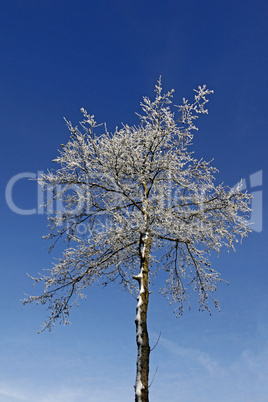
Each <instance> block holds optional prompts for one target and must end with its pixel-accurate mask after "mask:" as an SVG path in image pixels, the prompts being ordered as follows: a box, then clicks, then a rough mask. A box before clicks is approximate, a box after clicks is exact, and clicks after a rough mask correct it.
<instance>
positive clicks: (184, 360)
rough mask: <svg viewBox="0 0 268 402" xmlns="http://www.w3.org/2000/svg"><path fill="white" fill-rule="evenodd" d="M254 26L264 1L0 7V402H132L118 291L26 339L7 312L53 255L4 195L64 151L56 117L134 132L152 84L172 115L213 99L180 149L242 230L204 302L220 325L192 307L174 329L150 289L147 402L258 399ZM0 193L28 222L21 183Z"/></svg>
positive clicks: (259, 61)
mask: <svg viewBox="0 0 268 402" xmlns="http://www.w3.org/2000/svg"><path fill="white" fill-rule="evenodd" d="M267 21H268V4H267V1H266V0H262V1H261V0H254V1H253V0H251V1H250V0H245V1H238V0H232V1H230V0H225V1H221V0H218V1H215V0H211V1H208V0H202V1H200V0H188V1H186V0H185V1H180V0H170V1H168V0H167V1H158V0H151V1H146V0H143V1H141V0H136V1H127V0H121V1H119V0H113V1H103V0H98V1H86V0H83V1H82V0H45V1H33V0H32V1H30V0H23V1H22V0H2V1H1V2H0V55H1V63H0V91H1V96H0V117H1V118H0V121H1V162H0V163H1V178H0V180H1V199H0V201H1V228H2V230H1V248H2V251H1V267H0V269H1V281H0V402H20V401H27V402H37V401H38V402H77V401H79V402H95V401H101V402H106V401H109V402H126V401H132V400H133V399H134V392H133V385H134V382H135V361H136V344H135V325H134V317H135V300H134V299H133V298H132V297H131V296H129V295H128V294H126V293H124V292H122V291H121V290H120V289H119V288H118V286H117V285H114V286H113V285H111V286H110V287H108V288H105V289H102V288H101V287H98V286H96V287H92V288H90V289H89V291H88V300H87V301H86V302H84V303H81V305H80V307H79V308H74V309H73V311H72V314H71V321H72V325H71V326H67V327H62V326H59V325H57V326H56V327H55V329H54V330H53V332H51V333H43V334H41V335H37V331H38V330H39V328H40V325H41V323H42V322H43V319H44V318H45V317H46V311H45V310H44V309H43V308H42V307H36V306H27V307H23V306H22V305H21V302H20V299H22V298H23V297H24V296H23V294H24V293H32V292H33V291H34V289H32V287H31V283H30V280H29V279H28V277H27V276H26V272H28V273H29V274H32V275H35V274H36V273H37V272H38V271H41V270H42V269H43V268H49V267H50V266H51V263H52V261H53V258H54V257H58V256H60V252H61V250H60V249H57V250H55V252H54V253H52V254H50V255H49V254H48V253H47V247H48V246H49V244H48V243H46V241H44V240H42V239H41V237H42V235H44V234H46V233H47V229H46V219H45V217H44V215H42V214H39V215H38V214H33V215H19V214H17V213H15V212H14V211H12V210H11V209H10V208H9V207H8V205H7V203H6V201H5V189H6V186H7V184H8V182H9V181H10V179H12V177H13V176H14V175H16V174H19V173H23V172H30V173H31V174H33V175H35V174H37V172H38V171H42V170H46V169H47V168H49V167H51V160H52V159H53V158H54V157H55V156H56V155H57V149H58V148H59V146H60V144H61V143H64V142H66V141H67V140H68V136H69V134H68V131H67V129H66V127H65V123H64V121H63V116H65V117H67V118H68V119H70V120H72V121H73V122H74V123H75V122H78V120H79V118H80V112H79V110H80V107H84V108H85V109H87V110H88V112H90V113H93V114H95V117H96V119H97V120H98V121H100V122H102V121H106V122H107V124H108V128H109V129H110V130H113V129H114V128H115V126H116V125H120V124H121V122H124V123H128V124H135V123H137V117H136V116H135V112H139V103H140V101H141V99H142V96H143V95H149V96H152V95H153V88H154V85H155V83H156V80H157V79H158V77H159V76H160V75H162V80H163V85H164V88H165V89H166V90H168V89H171V88H174V89H175V90H176V92H175V103H177V104H178V103H179V102H180V100H181V98H182V97H186V98H191V96H192V94H193V93H192V89H193V88H195V87H197V86H198V85H202V84H207V85H208V87H209V88H210V89H214V91H215V93H214V95H213V96H211V98H210V102H209V115H208V116H205V117H202V119H200V121H199V123H198V124H199V128H200V130H199V132H198V133H197V135H196V138H195V143H194V144H195V145H194V149H195V151H196V155H197V156H198V157H204V158H205V159H209V160H210V159H212V158H214V165H215V166H216V167H218V168H219V170H220V173H219V175H218V180H219V181H224V182H225V183H226V184H228V185H231V186H232V185H234V184H235V183H237V182H238V181H239V180H240V179H241V178H244V179H245V186H246V187H247V189H248V190H249V191H252V192H254V194H255V196H256V197H255V200H256V201H255V205H254V211H253V213H254V220H255V222H256V224H255V227H254V229H255V230H254V231H253V233H252V234H251V236H250V237H249V239H247V240H246V241H245V242H244V243H243V245H242V246H240V245H239V246H238V248H237V252H236V253H233V252H232V253H230V254H229V255H227V253H226V252H225V251H224V252H223V253H222V255H221V256H220V258H217V259H215V260H214V267H215V268H216V269H218V270H220V271H221V272H222V276H223V277H224V278H225V279H226V280H228V281H229V282H230V285H229V286H227V285H225V284H221V285H220V286H219V288H218V292H217V296H218V298H219V299H220V301H221V309H222V311H221V312H220V313H219V312H218V311H217V310H213V314H212V316H209V315H208V314H207V313H200V312H198V310H197V309H196V308H195V306H193V309H192V310H191V311H190V312H188V311H186V312H185V315H184V316H183V317H182V318H180V319H176V318H175V316H174V315H173V313H172V308H170V306H169V305H168V303H167V302H166V300H164V299H162V298H161V297H160V296H158V295H157V289H156V288H154V291H155V292H154V293H153V294H152V296H151V300H150V306H149V330H150V335H151V344H152V345H153V343H154V342H155V340H156V339H157V337H158V333H159V331H160V330H161V331H162V337H161V339H160V342H159V344H158V346H157V348H156V349H155V350H154V351H153V352H152V355H151V377H152V376H153V373H154V371H155V369H156V367H158V372H157V375H156V378H155V381H154V383H153V385H152V387H151V388H150V394H151V400H152V402H162V401H169V402H179V401H181V402H194V401H201V402H203V401H204V402H215V401H217V402H225V401H228V402H241V401H243V402H253V401H254V402H256V401H257V402H264V401H267V400H268V384H267V378H268V341H267V339H268V289H267V284H268V273H267V254H268V253H267V240H268V236H267V224H268V222H267V190H268V186H267V180H266V177H267V145H268V140H267V135H268V121H267V110H268V101H267V90H268V85H267V71H268V39H267V38H268V24H267ZM260 171H261V172H262V173H263V175H262V176H261V173H258V174H257V175H254V174H255V173H256V172H260ZM13 190H14V191H13V201H14V204H15V205H16V206H17V207H19V208H22V209H32V208H36V207H37V187H36V184H35V183H34V182H33V181H28V180H26V179H21V180H20V181H18V182H16V183H15V185H14V189H13ZM261 197H262V199H263V206H261ZM261 224H262V225H261ZM193 304H194V303H193Z"/></svg>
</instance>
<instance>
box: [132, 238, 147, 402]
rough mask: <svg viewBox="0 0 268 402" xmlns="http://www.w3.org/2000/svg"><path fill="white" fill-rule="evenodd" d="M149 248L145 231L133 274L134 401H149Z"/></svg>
mask: <svg viewBox="0 0 268 402" xmlns="http://www.w3.org/2000/svg"><path fill="white" fill-rule="evenodd" d="M150 249H151V238H150V235H149V233H148V232H147V233H146V234H145V235H144V236H141V240H140V258H141V268H140V273H139V275H137V276H135V277H134V279H136V280H137V281H138V282H139V297H138V303H137V308H136V318H135V324H136V342H137V348H138V354H137V372H136V384H135V402H148V401H149V390H148V381H149V356H150V346H149V336H148V331H147V309H148V301H149V290H148V276H149V255H150Z"/></svg>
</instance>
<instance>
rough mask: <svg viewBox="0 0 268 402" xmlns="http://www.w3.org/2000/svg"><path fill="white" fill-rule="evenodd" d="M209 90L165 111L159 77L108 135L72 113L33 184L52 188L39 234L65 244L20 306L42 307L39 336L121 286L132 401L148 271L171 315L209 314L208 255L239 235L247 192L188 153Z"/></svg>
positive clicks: (139, 400) (141, 388) (144, 341)
mask: <svg viewBox="0 0 268 402" xmlns="http://www.w3.org/2000/svg"><path fill="white" fill-rule="evenodd" d="M211 92H213V91H210V90H208V89H207V88H206V86H202V87H198V89H197V90H195V94H194V98H193V101H192V102H189V101H188V100H186V99H183V100H182V103H181V105H180V106H173V105H172V98H173V93H174V90H171V91H169V92H167V93H165V94H164V93H163V91H162V84H161V79H159V81H158V82H157V85H156V86H155V97H154V99H153V100H150V99H149V98H148V97H144V98H143V102H142V103H141V109H142V112H141V114H139V115H138V117H139V125H137V126H129V125H124V124H123V125H122V126H121V128H118V127H117V128H116V130H115V131H114V132H113V133H110V132H109V131H108V130H107V128H106V125H103V126H100V125H98V124H97V123H96V121H95V118H94V116H93V115H90V114H88V113H87V111H86V110H84V109H81V112H82V115H83V119H82V121H81V122H80V125H79V126H75V127H74V126H73V125H72V123H71V122H69V121H66V123H67V126H68V129H69V130H70V139H69V141H68V142H67V144H66V145H62V149H61V150H60V151H59V156H58V157H57V158H56V159H55V162H56V163H57V164H58V168H57V169H56V170H52V171H48V172H47V173H46V174H44V175H43V176H42V178H41V179H40V184H41V185H42V186H43V187H44V188H47V186H49V188H53V196H52V197H51V200H50V202H52V203H55V202H57V203H58V205H60V206H61V207H60V208H58V210H56V211H55V213H54V214H53V215H49V220H50V223H49V234H48V235H47V236H45V237H47V238H49V239H51V240H52V247H53V246H54V245H55V243H56V242H57V241H58V240H59V239H60V238H63V239H67V240H68V246H67V247H66V249H65V251H64V253H63V255H62V258H60V259H59V260H57V262H56V263H55V264H54V265H53V267H52V268H51V270H49V273H48V274H46V273H44V274H39V276H38V277H37V278H32V279H33V281H34V283H36V282H38V283H39V282H42V283H43V284H44V288H43V292H40V293H41V294H39V295H37V296H28V297H27V299H25V301H24V303H32V302H36V303H41V304H46V305H47V308H48V311H49V318H48V320H47V321H46V322H45V323H44V325H43V327H42V330H44V329H46V328H47V329H49V330H50V329H52V327H53V325H54V323H55V322H56V320H58V319H59V321H61V322H63V323H64V324H66V323H68V322H69V312H70V308H71V307H72V305H73V304H78V302H79V301H80V299H83V298H85V294H84V290H85V289H86V288H87V287H88V286H90V285H92V284H93V283H94V282H96V281H97V282H100V283H102V284H104V285H107V284H108V283H110V282H116V281H117V282H119V283H120V284H121V285H122V286H124V288H125V289H126V290H127V291H128V292H129V293H131V294H132V295H134V296H135V298H136V299H137V306H136V317H135V324H136V342H137V363H136V364H137V370H136V383H135V401H136V402H147V401H148V400H149V386H148V378H149V356H150V350H151V349H150V345H149V336H148V331H147V310H148V301H149V295H150V291H149V288H150V286H151V285H152V283H153V281H154V278H155V276H156V274H157V272H158V271H159V270H163V271H164V273H165V277H166V280H165V283H163V287H162V289H159V291H160V292H161V293H162V294H163V295H164V296H166V297H167V298H168V300H169V301H170V302H171V303H173V302H174V303H176V304H175V307H176V309H177V312H178V315H181V314H182V313H183V308H184V304H185V301H186V300H187V299H188V298H189V296H190V294H191V293H195V294H196V298H197V299H198V301H199V305H200V309H201V310H204V309H205V310H209V311H210V308H211V305H213V304H215V305H216V306H218V301H217V300H216V299H215V298H214V296H213V294H214V292H215V290H216V285H217V283H218V282H220V281H221V277H220V274H219V273H218V272H217V271H216V270H214V269H213V268H212V267H211V265H210V254H211V252H213V251H215V252H216V253H219V252H220V251H221V248H222V246H226V247H227V248H229V249H230V248H231V249H234V245H235V243H236V242H238V241H241V240H242V238H243V237H246V236H247V234H248V232H249V227H248V225H247V218H248V213H249V211H250V208H249V205H250V195H249V194H247V193H244V192H242V191H241V187H240V186H237V187H236V188H235V189H234V188H229V187H226V186H224V185H223V184H219V185H216V184H215V179H214V176H215V174H216V172H217V170H216V169H215V168H214V167H213V166H212V165H211V163H210V162H206V161H205V160H203V159H201V160H197V159H195V158H194V155H193V152H192V148H191V147H192V140H193V137H194V133H195V132H196V131H197V127H196V125H195V121H196V119H197V118H198V117H199V116H200V115H201V114H206V113H207V109H206V103H207V102H208V99H207V97H208V95H209V94H210V93H211ZM63 206H64V208H63ZM81 225H84V226H83V227H85V225H86V228H87V231H86V233H85V231H81ZM79 228H80V229H79Z"/></svg>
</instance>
